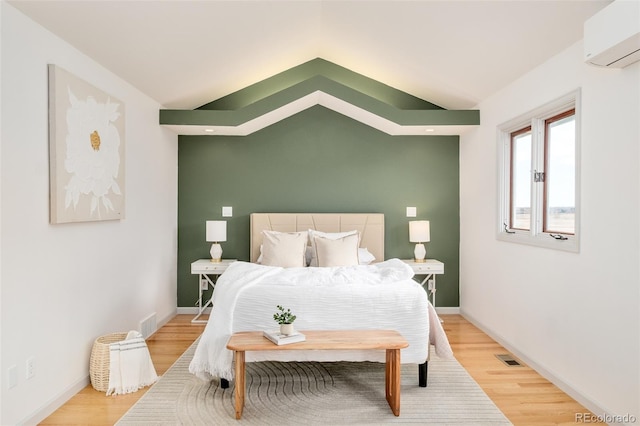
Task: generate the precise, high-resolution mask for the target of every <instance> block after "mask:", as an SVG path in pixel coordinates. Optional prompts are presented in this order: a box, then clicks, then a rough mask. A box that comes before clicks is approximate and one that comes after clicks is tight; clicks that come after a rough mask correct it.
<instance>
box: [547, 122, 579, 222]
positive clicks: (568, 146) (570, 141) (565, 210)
mask: <svg viewBox="0 0 640 426" xmlns="http://www.w3.org/2000/svg"><path fill="white" fill-rule="evenodd" d="M570 114H571V115H568V116H567V115H566V114H563V115H562V116H559V117H555V118H552V119H550V120H547V147H546V148H547V167H546V176H545V182H546V188H545V189H546V212H545V213H546V215H545V229H544V231H545V232H560V233H565V234H575V213H576V200H575V187H576V120H575V113H574V112H573V111H572V112H571V113H570Z"/></svg>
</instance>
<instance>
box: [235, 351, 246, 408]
mask: <svg viewBox="0 0 640 426" xmlns="http://www.w3.org/2000/svg"><path fill="white" fill-rule="evenodd" d="M244 381H245V369H244V351H236V419H240V418H241V417H242V409H243V408H244Z"/></svg>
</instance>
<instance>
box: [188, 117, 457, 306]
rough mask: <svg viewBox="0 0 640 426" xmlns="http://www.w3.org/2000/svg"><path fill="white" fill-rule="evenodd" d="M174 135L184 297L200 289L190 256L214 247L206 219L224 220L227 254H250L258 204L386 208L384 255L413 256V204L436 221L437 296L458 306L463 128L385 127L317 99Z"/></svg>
mask: <svg viewBox="0 0 640 426" xmlns="http://www.w3.org/2000/svg"><path fill="white" fill-rule="evenodd" d="M178 144H179V147H178V149H179V154H178V306H180V307H191V306H194V302H195V301H196V299H197V296H198V280H197V277H196V276H194V275H191V271H190V264H191V262H193V261H195V260H197V259H201V258H208V257H209V248H210V244H209V243H207V242H206V241H205V221H207V220H227V221H228V222H227V242H225V243H222V248H223V250H224V254H223V257H224V258H237V259H240V260H248V259H249V215H250V214H251V213H253V212H285V213H286V212H293V213H305V212H319V213H322V212H327V213H331V212H354V213H361V212H362V213H384V215H385V240H386V247H385V256H386V258H392V257H398V258H411V257H412V255H413V247H414V245H413V244H411V243H410V242H409V225H408V222H409V220H410V218H407V217H406V211H405V209H406V207H408V206H415V207H417V209H418V217H417V218H416V219H428V220H430V221H431V242H429V243H427V244H426V247H427V257H431V258H436V259H439V260H441V261H443V262H444V263H445V274H444V275H442V276H438V278H437V282H438V294H437V305H438V306H459V292H458V280H459V277H458V264H459V250H458V246H459V241H460V235H459V230H460V220H459V138H458V137H457V136H389V135H387V134H385V133H382V132H379V131H378V130H375V129H373V128H371V127H368V126H366V125H364V124H362V123H360V122H358V121H355V120H352V119H350V118H348V117H345V116H343V115H341V114H338V113H336V112H334V111H331V110H328V109H326V108H324V107H322V106H315V107H312V108H309V109H307V110H305V111H302V112H300V113H298V114H296V115H294V116H292V117H290V118H288V119H286V120H283V121H280V122H278V123H276V124H273V125H271V126H269V127H267V128H265V129H262V130H260V131H258V132H255V133H253V134H251V135H249V136H243V137H234V136H180V137H179V143H178ZM223 206H231V207H233V217H231V218H222V207H223Z"/></svg>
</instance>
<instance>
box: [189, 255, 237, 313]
mask: <svg viewBox="0 0 640 426" xmlns="http://www.w3.org/2000/svg"><path fill="white" fill-rule="evenodd" d="M235 261H236V259H222V260H221V261H220V262H212V261H211V259H199V260H196V261H195V262H193V263H191V273H192V274H194V275H198V300H197V301H196V305H197V306H198V314H197V315H196V316H195V317H193V319H192V320H191V322H192V323H194V324H206V322H207V320H199V319H198V318H200V316H201V315H202V314H203V313H204V311H205V309H207V307H208V306H209V305H211V307H213V292H212V293H211V297H210V298H209V300H207V301H206V302H204V303H202V294H203V292H204V291H205V290H207V289H208V288H209V285H211V287H212V288H213V289H214V290H215V287H216V282H217V281H218V277H219V276H220V275H222V273H223V272H224V271H226V270H227V268H228V267H229V265H231V264H232V263H233V262H235Z"/></svg>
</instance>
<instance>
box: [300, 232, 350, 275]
mask: <svg viewBox="0 0 640 426" xmlns="http://www.w3.org/2000/svg"><path fill="white" fill-rule="evenodd" d="M350 235H358V231H347V232H322V231H316V230H315V229H309V241H310V242H311V262H309V266H318V259H317V258H316V252H317V250H316V243H315V241H314V239H315V237H322V238H328V239H330V240H337V239H338V238H344V237H348V236H350ZM358 238H359V237H358Z"/></svg>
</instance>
